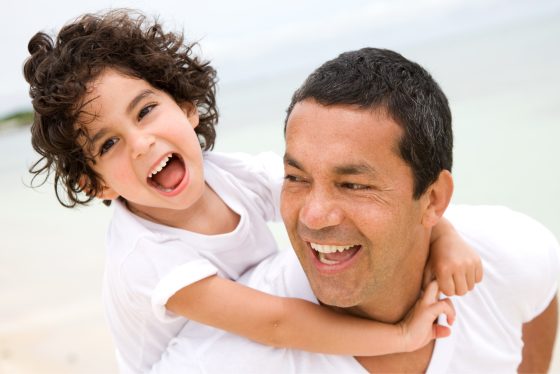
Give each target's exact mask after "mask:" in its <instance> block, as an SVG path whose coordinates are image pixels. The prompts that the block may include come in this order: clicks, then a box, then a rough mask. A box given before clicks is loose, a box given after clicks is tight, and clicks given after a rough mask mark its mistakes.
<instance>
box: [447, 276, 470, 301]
mask: <svg viewBox="0 0 560 374" xmlns="http://www.w3.org/2000/svg"><path fill="white" fill-rule="evenodd" d="M453 282H454V283H455V294H456V295H459V296H463V295H464V294H466V293H467V291H468V290H469V288H468V286H467V280H466V278H465V276H463V275H456V274H453ZM446 295H447V294H446ZM447 296H450V295H447Z"/></svg>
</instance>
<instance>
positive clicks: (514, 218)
mask: <svg viewBox="0 0 560 374" xmlns="http://www.w3.org/2000/svg"><path fill="white" fill-rule="evenodd" d="M445 217H446V218H448V219H449V220H450V221H451V222H452V223H453V225H454V226H455V228H456V229H457V231H458V232H459V233H460V234H461V235H462V236H463V237H465V239H467V240H468V241H471V242H472V243H473V244H474V245H475V246H476V247H477V248H480V249H481V250H484V249H488V250H491V254H498V253H499V252H498V251H502V250H503V251H505V252H504V254H507V255H508V257H512V256H518V255H519V256H524V255H531V256H533V257H534V256H535V255H536V256H539V253H541V254H542V255H544V256H549V255H550V254H551V253H555V249H557V247H558V243H557V241H556V239H555V237H554V235H553V234H552V233H551V232H550V230H548V229H547V228H546V227H545V226H544V225H542V224H541V223H539V222H538V221H536V220H535V219H533V218H531V217H529V216H527V215H525V214H523V213H520V212H517V211H514V210H512V209H510V208H507V207H504V206H492V205H453V206H451V207H450V208H449V209H448V211H447V212H446V213H445ZM484 255H485V253H481V256H484ZM489 255H490V254H489Z"/></svg>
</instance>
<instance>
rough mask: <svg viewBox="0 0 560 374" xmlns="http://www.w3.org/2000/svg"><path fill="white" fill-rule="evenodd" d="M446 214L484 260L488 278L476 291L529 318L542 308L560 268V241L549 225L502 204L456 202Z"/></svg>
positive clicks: (508, 309) (553, 289) (522, 316)
mask: <svg viewBox="0 0 560 374" xmlns="http://www.w3.org/2000/svg"><path fill="white" fill-rule="evenodd" d="M446 217H447V218H448V219H449V220H450V221H451V222H452V223H453V225H454V226H455V228H456V230H457V231H458V232H459V233H460V234H461V235H462V236H463V237H464V239H465V240H466V241H467V242H468V243H469V244H470V245H471V246H472V247H473V248H474V249H475V250H476V251H477V252H478V254H479V255H480V257H481V259H482V263H483V268H484V269H483V270H484V278H483V281H482V283H481V284H480V285H478V286H477V287H476V288H475V291H474V292H475V294H477V295H478V294H481V295H482V294H483V293H484V292H486V296H487V297H488V298H491V299H492V303H493V304H495V305H496V306H498V307H499V308H501V309H502V310H504V311H508V313H509V315H510V316H515V315H517V316H518V317H519V318H520V319H521V320H523V321H524V322H525V321H528V320H530V319H532V318H534V317H535V316H536V315H538V314H539V313H540V312H542V310H543V309H544V308H545V307H546V306H547V305H548V303H550V299H551V298H552V297H553V295H554V294H555V292H556V290H557V286H558V273H559V271H560V260H559V246H558V242H557V241H556V239H555V237H554V235H552V233H551V232H550V231H549V230H548V229H547V228H546V227H544V226H543V225H542V224H540V223H539V222H538V221H536V220H535V219H533V218H531V217H529V216H527V215H525V214H523V213H520V212H516V211H514V210H511V209H509V208H507V207H502V206H467V205H459V206H453V207H451V209H450V210H449V212H448V213H446ZM465 300H466V299H465ZM488 302H489V301H488Z"/></svg>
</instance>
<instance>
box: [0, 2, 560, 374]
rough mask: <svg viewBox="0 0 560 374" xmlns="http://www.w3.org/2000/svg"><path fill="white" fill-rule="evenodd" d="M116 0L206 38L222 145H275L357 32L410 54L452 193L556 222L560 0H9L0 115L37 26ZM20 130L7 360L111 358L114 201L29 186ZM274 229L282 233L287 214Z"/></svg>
mask: <svg viewBox="0 0 560 374" xmlns="http://www.w3.org/2000/svg"><path fill="white" fill-rule="evenodd" d="M123 6H124V7H133V8H137V9H142V10H143V11H145V12H147V13H148V14H154V15H156V14H157V15H159V16H160V19H161V20H162V21H164V23H165V24H166V25H167V26H168V27H170V28H173V29H182V28H184V30H185V33H186V36H187V38H188V39H190V40H200V45H201V48H200V51H201V53H202V54H203V56H204V57H206V58H209V59H211V60H212V61H213V64H214V66H215V67H216V68H217V70H218V75H219V77H220V85H219V93H218V104H219V107H220V110H221V120H220V124H219V127H218V140H217V145H216V150H217V151H246V152H250V153H257V152H260V151H266V150H274V151H276V152H278V153H279V154H282V152H283V137H282V126H283V120H284V113H285V109H286V107H287V105H288V103H289V99H290V96H291V94H292V92H293V91H294V90H295V89H296V88H297V87H298V85H299V84H300V83H301V82H302V81H303V79H304V78H305V77H306V76H307V75H308V74H309V73H310V72H311V71H312V70H313V69H314V68H315V67H317V66H318V65H319V64H321V63H322V62H324V61H325V60H327V59H329V58H332V57H335V56H336V55H337V54H338V53H340V52H343V51H346V50H351V49H356V48H360V47H364V46H375V47H384V48H390V49H394V50H396V51H398V52H400V53H402V54H404V55H405V56H406V57H408V58H410V59H412V60H415V61H417V62H419V63H420V64H421V65H423V66H424V67H426V68H427V69H428V70H429V71H430V72H431V73H432V74H433V76H434V77H435V78H436V80H437V81H438V82H439V83H440V85H441V86H442V88H443V90H444V91H445V92H446V93H447V95H448V98H449V101H450V105H451V109H452V113H453V117H454V129H455V164H454V172H453V174H454V177H455V182H456V192H455V195H454V202H455V203H469V204H501V205H507V206H509V207H511V208H513V209H515V210H518V211H521V212H524V213H526V214H528V215H530V216H532V217H534V218H536V219H537V220H539V221H540V222H542V223H543V224H544V225H546V226H547V227H548V228H549V229H550V230H551V231H552V232H553V233H554V234H555V235H556V237H557V238H559V237H560V198H559V197H558V193H559V192H560V170H559V166H558V165H559V164H560V145H559V139H560V94H559V91H558V89H559V87H560V74H559V67H560V48H559V40H560V2H559V1H545V0H543V1H534V2H527V1H517V0H511V1H506V0H496V1H493V0H488V1H486V0H485V1H482V0H474V1H467V0H453V1H357V0H350V1H345V2H343V3H342V2H335V1H295V0H288V1H282V2H275V3H273V2H270V3H268V2H266V3H265V2H262V3H261V2H258V1H236V2H227V1H208V2H205V3H204V4H200V3H199V2H195V1H171V0H159V1H157V2H156V1H153V2H152V1H134V2H132V1H128V2H127V1H110V0H99V1H93V0H86V1H80V2H77V1H76V2H74V1H65V0H52V1H49V2H38V1H28V0H20V1H17V2H10V4H3V8H4V14H5V16H4V20H3V22H2V23H1V24H0V46H1V47H2V51H3V53H2V59H0V117H2V116H5V115H8V114H10V113H12V112H15V111H18V110H25V109H28V108H29V100H28V98H27V86H26V84H25V82H24V80H23V78H22V75H21V67H22V62H23V60H24V59H25V57H26V56H27V53H26V46H27V42H28V40H29V38H30V37H31V36H32V35H33V34H34V33H35V32H36V31H39V30H44V31H49V32H50V31H54V30H57V29H58V28H59V27H60V26H61V25H62V24H63V23H65V22H66V21H68V20H69V19H72V18H74V17H75V16H77V15H78V14H80V13H83V12H87V11H89V12H91V11H97V10H100V9H103V8H107V7H123ZM29 138H30V137H29V131H28V128H17V127H10V128H7V126H0V175H1V177H0V178H1V182H2V183H0V233H1V237H2V240H1V241H0V297H1V300H2V302H1V307H0V374H20V373H57V374H62V373H112V372H116V366H115V361H114V356H113V346H112V342H111V339H110V336H109V332H108V330H107V328H106V326H105V323H104V319H103V312H102V306H101V297H100V290H101V279H102V274H103V261H104V243H103V242H104V235H105V228H106V226H107V223H108V220H109V218H110V215H111V210H110V209H109V208H106V207H104V206H103V205H101V204H92V206H90V207H84V208H78V209H74V210H69V209H65V208H62V207H61V206H59V205H58V203H57V201H56V199H55V197H54V194H53V191H52V184H50V183H47V184H46V185H44V186H43V187H41V188H39V189H30V188H28V187H27V185H29V183H30V178H29V175H28V174H27V172H26V170H27V168H28V167H29V165H30V164H31V163H32V162H33V161H34V160H35V159H36V156H35V155H34V153H33V151H32V148H31V146H30V141H29ZM497 224H499V223H497ZM273 230H274V231H275V233H276V235H277V237H278V240H279V241H280V243H281V246H282V247H287V246H288V241H287V239H286V236H285V235H284V233H283V231H282V226H281V225H280V224H276V225H273ZM458 318H460V316H459V317H458ZM551 372H555V373H560V347H559V344H558V342H557V344H556V348H555V355H554V360H553V363H552V368H551Z"/></svg>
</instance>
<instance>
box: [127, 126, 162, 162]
mask: <svg viewBox="0 0 560 374" xmlns="http://www.w3.org/2000/svg"><path fill="white" fill-rule="evenodd" d="M155 141H156V139H155V137H154V136H153V135H152V134H149V133H144V132H142V131H141V130H137V131H136V132H135V134H133V136H132V141H131V150H132V157H133V158H135V159H136V158H138V157H141V156H142V155H144V154H146V153H147V152H148V151H149V150H150V148H151V147H152V146H153V145H154V144H155Z"/></svg>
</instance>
